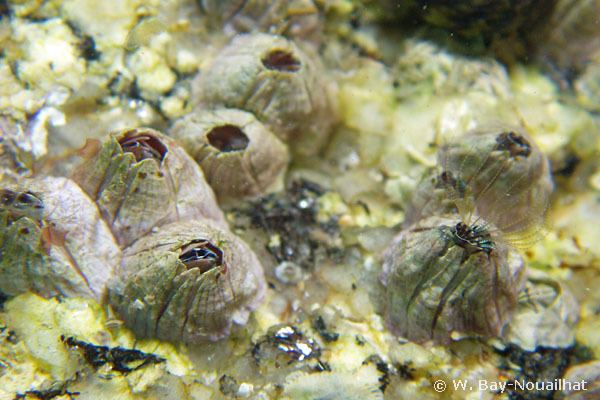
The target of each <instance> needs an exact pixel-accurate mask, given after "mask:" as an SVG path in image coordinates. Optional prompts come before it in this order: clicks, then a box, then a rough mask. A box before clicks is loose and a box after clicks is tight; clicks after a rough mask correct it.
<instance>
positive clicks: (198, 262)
mask: <svg viewBox="0 0 600 400" xmlns="http://www.w3.org/2000/svg"><path fill="white" fill-rule="evenodd" d="M179 259H180V260H181V262H183V264H184V265H185V266H186V268H187V269H188V270H190V269H194V268H198V269H200V273H205V272H208V271H210V270H211V269H213V268H217V267H219V266H221V265H223V251H222V250H221V249H220V248H219V247H217V246H215V245H214V244H212V243H211V242H209V241H208V240H205V239H198V240H194V241H192V242H190V243H188V244H187V245H185V246H183V247H182V248H181V255H180V256H179Z"/></svg>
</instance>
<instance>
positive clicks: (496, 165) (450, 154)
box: [438, 128, 554, 232]
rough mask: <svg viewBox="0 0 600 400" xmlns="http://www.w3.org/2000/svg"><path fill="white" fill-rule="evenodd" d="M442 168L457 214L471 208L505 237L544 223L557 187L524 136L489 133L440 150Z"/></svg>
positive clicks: (514, 132)
mask: <svg viewBox="0 0 600 400" xmlns="http://www.w3.org/2000/svg"><path fill="white" fill-rule="evenodd" d="M438 163H439V165H440V167H441V169H442V171H441V172H442V173H448V174H449V176H450V177H451V178H452V179H451V180H449V181H448V182H451V185H446V188H447V189H449V190H448V196H451V197H454V198H455V199H456V200H458V202H457V206H458V207H459V209H460V208H461V205H460V204H458V203H466V204H469V205H468V206H467V207H473V208H476V210H477V212H478V213H479V214H480V215H481V216H483V217H484V218H485V219H486V220H487V221H489V222H491V223H493V224H495V225H496V226H497V227H498V228H499V229H501V230H503V231H505V232H517V231H523V232H525V231H528V230H530V228H532V227H534V226H536V225H540V224H542V223H543V219H544V216H545V212H546V210H547V208H548V205H549V202H550V195H551V194H552V191H553V190H554V183H553V181H552V176H551V173H550V166H549V162H548V159H547V158H546V157H545V155H544V154H543V153H542V152H541V151H540V149H539V148H538V147H537V146H536V145H535V143H534V142H533V140H532V139H531V138H530V137H529V136H528V135H527V134H526V133H524V132H520V131H518V130H515V129H502V128H491V129H485V130H483V131H481V132H472V133H469V134H466V135H464V136H461V137H459V138H457V139H456V140H454V141H452V142H450V143H447V144H446V145H444V146H442V148H441V149H440V151H439V154H438ZM451 186H452V187H451ZM460 190H462V191H463V193H459V191H460ZM461 197H462V198H461ZM459 198H460V199H459ZM463 207H464V204H463ZM461 211H465V210H464V209H463V210H461ZM469 211H470V210H469Z"/></svg>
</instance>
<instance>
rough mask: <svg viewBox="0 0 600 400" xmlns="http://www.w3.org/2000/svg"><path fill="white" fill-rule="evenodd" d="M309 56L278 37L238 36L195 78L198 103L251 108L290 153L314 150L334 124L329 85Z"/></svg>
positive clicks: (316, 63)
mask: <svg viewBox="0 0 600 400" xmlns="http://www.w3.org/2000/svg"><path fill="white" fill-rule="evenodd" d="M317 61H318V60H316V59H315V58H313V57H310V56H309V54H308V53H307V52H305V51H303V50H301V49H300V48H299V47H298V46H296V45H295V44H294V43H293V42H291V41H289V40H287V39H285V38H284V37H281V36H276V35H268V34H263V33H255V34H245V35H239V36H236V37H235V38H234V39H233V40H232V41H231V43H230V44H229V45H227V46H226V47H225V48H224V49H223V50H221V52H220V53H219V55H218V56H217V57H216V58H215V59H214V60H213V61H212V62H211V63H210V65H209V66H208V67H207V68H206V70H204V71H202V72H201V73H200V74H199V75H198V78H197V79H196V80H195V82H194V88H193V89H194V93H193V94H194V96H195V99H196V100H195V102H196V104H197V105H199V106H200V107H202V106H204V107H210V108H216V107H228V108H237V109H241V110H245V111H249V112H252V113H253V114H254V115H256V117H257V118H258V119H259V120H260V121H261V122H264V123H265V124H267V125H268V126H269V127H270V128H271V129H272V131H273V132H274V133H275V134H276V135H277V136H278V137H279V138H281V139H282V140H285V141H288V140H293V141H294V151H297V152H299V153H302V154H315V153H317V152H318V151H319V150H320V148H321V147H322V146H323V144H324V143H325V141H326V140H327V138H328V136H329V130H330V127H331V124H332V122H333V118H332V114H333V113H332V107H331V104H330V96H329V94H328V91H329V89H328V88H329V86H328V85H327V82H326V80H325V79H326V78H325V76H324V74H323V73H322V72H321V70H320V66H319V64H318V62H317Z"/></svg>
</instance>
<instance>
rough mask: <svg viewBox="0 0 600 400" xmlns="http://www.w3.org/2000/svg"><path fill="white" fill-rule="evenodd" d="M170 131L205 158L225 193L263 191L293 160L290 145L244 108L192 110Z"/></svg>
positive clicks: (196, 155) (213, 184) (217, 190)
mask: <svg viewBox="0 0 600 400" xmlns="http://www.w3.org/2000/svg"><path fill="white" fill-rule="evenodd" d="M171 134H172V135H173V136H174V137H175V138H176V139H177V140H178V142H179V143H181V145H182V146H183V147H184V148H185V149H186V150H187V152H188V153H189V154H190V155H191V156H192V157H194V159H195V160H196V161H197V162H198V163H199V164H200V166H201V167H202V170H203V171H204V175H205V176H206V179H207V181H208V183H209V184H210V185H211V187H212V188H213V190H214V191H215V193H216V194H217V196H218V197H219V198H221V199H222V198H239V197H241V196H257V195H260V194H262V193H264V192H265V191H266V190H267V189H268V188H269V186H271V185H272V184H273V183H274V182H275V181H276V180H277V179H278V178H281V177H282V175H283V174H284V173H285V170H286V167H287V163H288V161H289V154H288V150H287V147H286V145H285V144H284V143H282V142H281V140H279V139H278V138H277V136H275V135H274V134H273V133H272V132H271V131H270V130H269V129H268V128H267V127H265V126H264V125H263V124H261V123H260V122H259V121H257V120H256V118H255V117H254V115H252V114H250V113H247V112H244V111H240V110H229V109H221V110H215V111H205V112H198V113H192V114H190V115H188V116H187V117H185V118H183V119H182V120H180V121H178V122H177V123H176V124H175V125H174V126H173V129H172V131H171Z"/></svg>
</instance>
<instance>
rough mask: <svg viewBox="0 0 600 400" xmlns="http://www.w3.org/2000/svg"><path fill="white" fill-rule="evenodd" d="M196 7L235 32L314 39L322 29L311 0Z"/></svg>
mask: <svg viewBox="0 0 600 400" xmlns="http://www.w3.org/2000/svg"><path fill="white" fill-rule="evenodd" d="M198 4H199V5H200V9H201V10H202V11H203V12H204V13H205V14H206V15H207V16H209V17H210V18H211V19H212V20H213V21H217V23H218V24H221V25H224V26H225V27H231V28H233V29H234V30H235V31H237V32H251V31H261V32H276V33H279V34H285V35H290V36H294V37H299V38H304V39H306V38H310V39H315V38H317V37H318V33H319V32H320V28H321V22H322V21H321V18H320V17H319V12H318V9H317V7H316V6H315V4H314V3H313V1H312V0H296V1H289V0H198ZM211 22H212V21H211Z"/></svg>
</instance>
